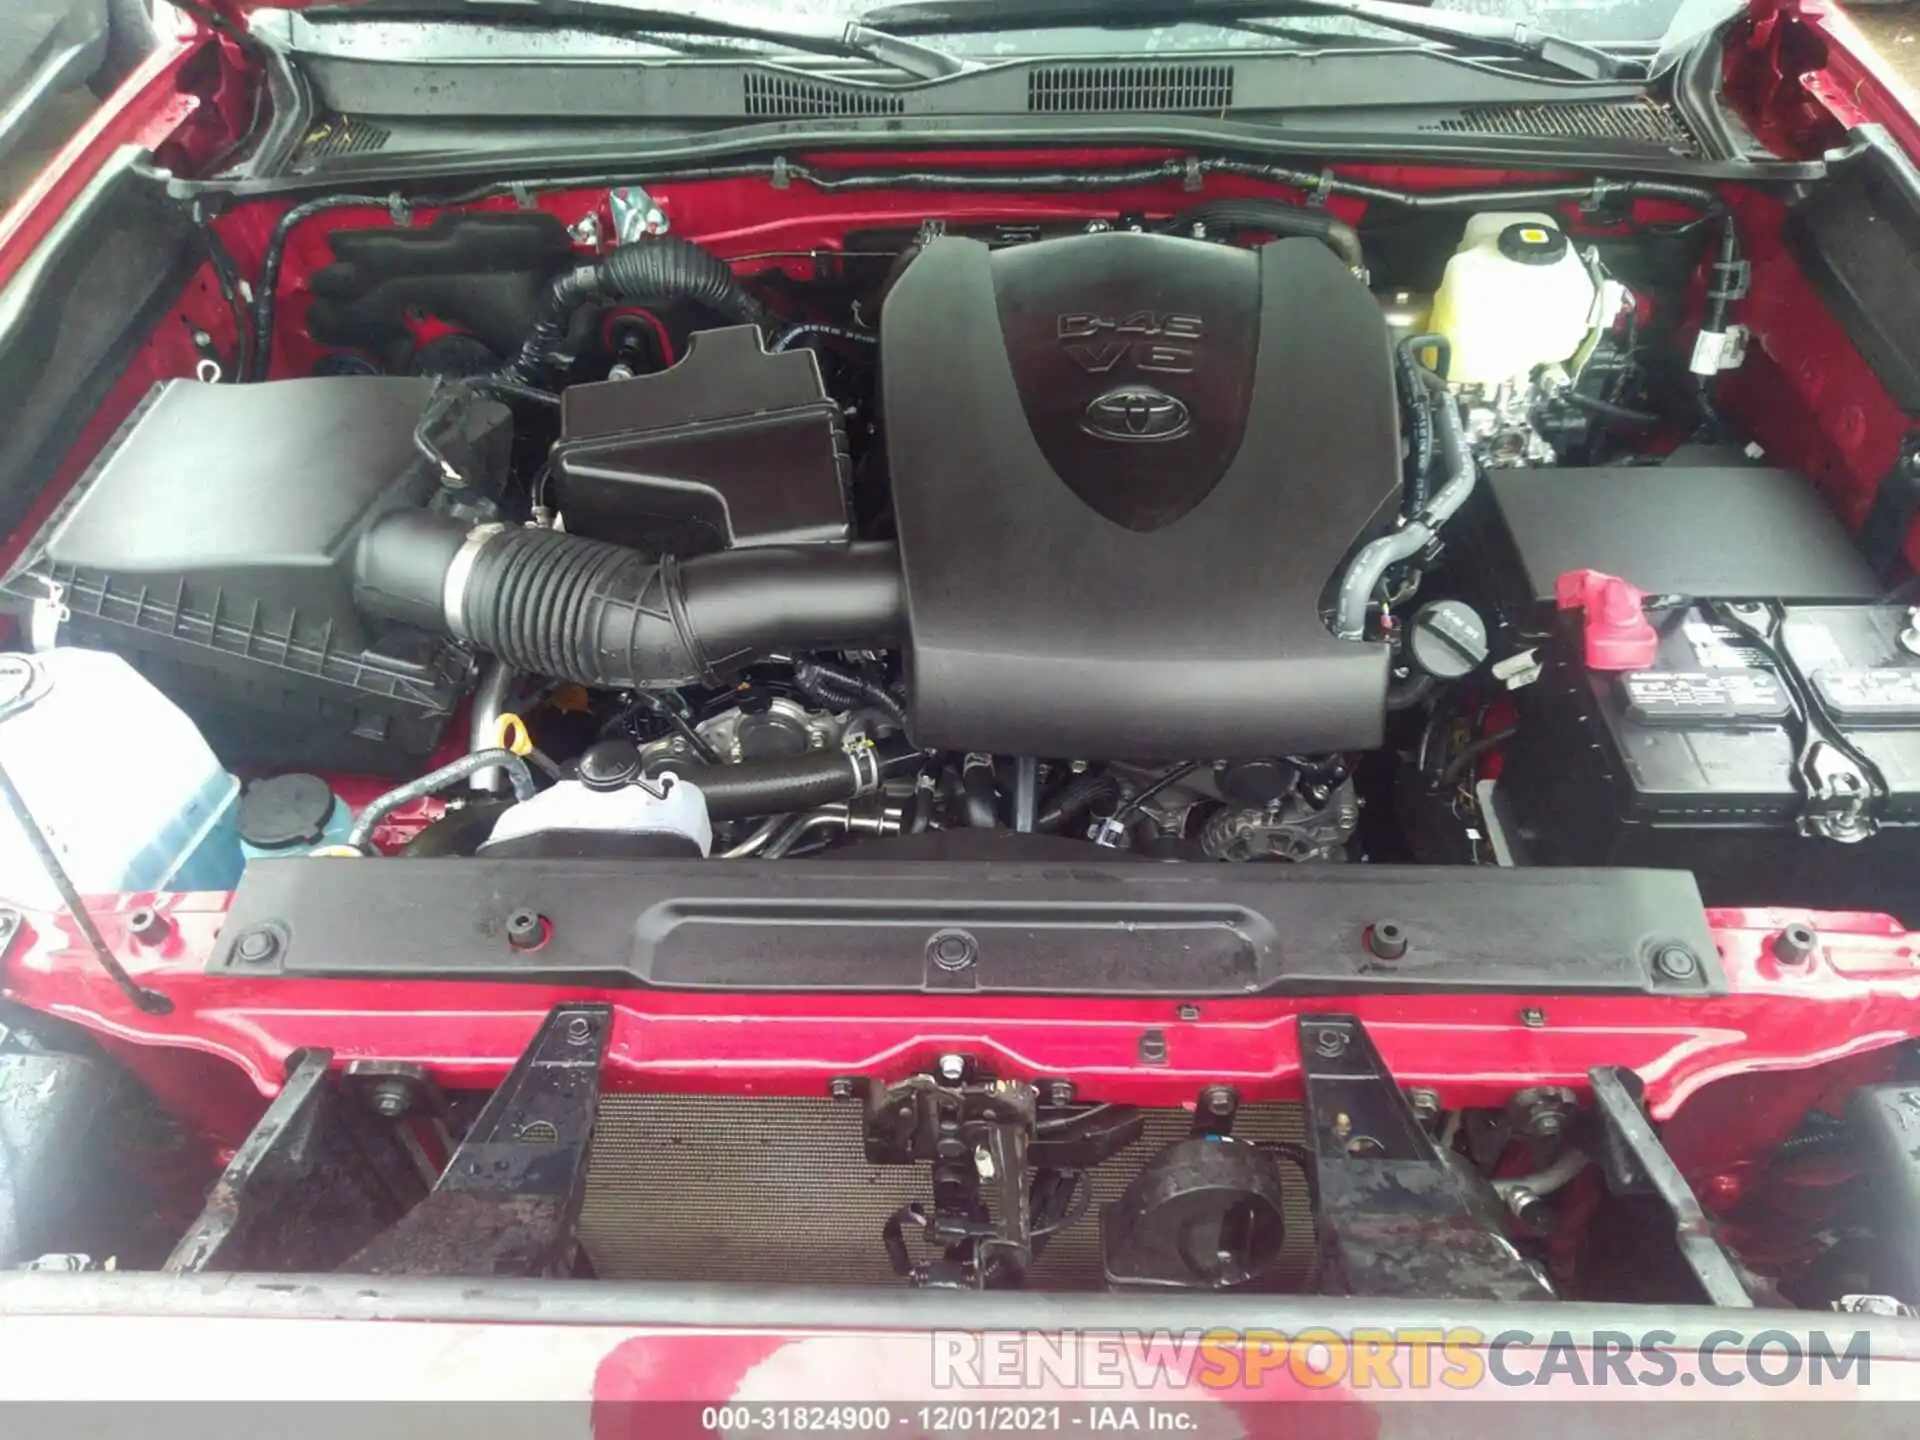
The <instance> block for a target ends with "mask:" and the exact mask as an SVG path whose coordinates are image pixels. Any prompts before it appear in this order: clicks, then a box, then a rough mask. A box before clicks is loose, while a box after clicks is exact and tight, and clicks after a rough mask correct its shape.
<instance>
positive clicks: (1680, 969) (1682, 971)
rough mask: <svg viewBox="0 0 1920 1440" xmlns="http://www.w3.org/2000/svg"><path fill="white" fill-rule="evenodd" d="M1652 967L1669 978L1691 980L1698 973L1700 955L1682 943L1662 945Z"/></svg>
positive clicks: (1696, 976) (1697, 975)
mask: <svg viewBox="0 0 1920 1440" xmlns="http://www.w3.org/2000/svg"><path fill="white" fill-rule="evenodd" d="M1653 968H1654V969H1656V970H1658V971H1659V972H1660V973H1661V974H1662V975H1663V976H1665V977H1666V978H1667V979H1669V980H1693V979H1696V978H1698V977H1699V974H1700V957H1699V956H1697V955H1695V954H1694V953H1693V951H1691V950H1689V949H1688V948H1687V947H1686V946H1684V945H1662V946H1661V947H1660V949H1659V951H1658V952H1657V953H1656V954H1655V955H1654V957H1653Z"/></svg>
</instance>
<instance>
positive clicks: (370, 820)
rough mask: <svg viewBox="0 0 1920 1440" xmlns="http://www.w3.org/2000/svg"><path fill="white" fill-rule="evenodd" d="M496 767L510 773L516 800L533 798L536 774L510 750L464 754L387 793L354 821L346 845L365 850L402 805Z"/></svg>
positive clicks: (509, 778) (477, 751) (508, 777)
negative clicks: (381, 824)
mask: <svg viewBox="0 0 1920 1440" xmlns="http://www.w3.org/2000/svg"><path fill="white" fill-rule="evenodd" d="M494 765H497V766H499V767H500V768H501V769H502V770H504V771H506V772H507V779H508V780H510V781H511V782H512V783H513V798H514V799H516V800H531V799H532V798H533V795H534V789H533V772H532V771H531V770H529V769H528V768H527V762H526V761H525V760H522V759H521V758H520V757H519V756H518V755H516V754H514V753H513V752H512V751H511V750H476V751H474V752H473V753H472V754H471V755H462V756H461V757H460V758H459V759H458V760H454V761H450V762H449V763H447V764H445V765H442V766H441V767H440V768H439V769H438V770H430V771H428V772H427V773H426V774H425V775H422V776H421V777H420V778H419V779H418V780H409V781H408V782H407V783H406V784H404V785H399V786H396V787H395V788H393V789H392V790H389V791H387V793H386V794H384V795H382V796H381V797H380V798H379V799H377V800H375V801H374V802H373V803H372V804H370V805H369V806H367V808H366V809H364V810H362V811H361V812H360V814H359V816H358V817H357V818H356V819H355V820H354V822H353V828H352V829H351V830H349V831H348V832H347V844H348V845H350V846H352V847H353V848H354V849H356V850H365V849H366V848H367V846H368V845H369V844H370V843H371V842H372V840H373V832H374V830H375V829H377V828H378V827H379V824H380V822H381V821H382V820H384V819H386V818H387V816H389V815H391V814H392V813H393V812H394V811H396V810H398V809H399V808H400V807H401V806H402V805H410V804H412V803H413V802H414V801H415V800H424V799H426V798H427V796H429V795H433V794H436V793H437V792H439V791H441V790H444V789H446V788H447V786H449V785H452V784H455V783H456V782H458V781H461V780H465V779H467V778H469V777H470V776H472V775H473V773H474V772H475V771H477V770H485V769H487V768H488V767H490V766H494Z"/></svg>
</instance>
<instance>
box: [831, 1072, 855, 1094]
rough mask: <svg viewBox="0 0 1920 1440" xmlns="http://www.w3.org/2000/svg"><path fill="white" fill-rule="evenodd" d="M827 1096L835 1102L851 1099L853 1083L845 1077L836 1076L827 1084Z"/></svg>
mask: <svg viewBox="0 0 1920 1440" xmlns="http://www.w3.org/2000/svg"><path fill="white" fill-rule="evenodd" d="M827 1094H829V1095H831V1096H832V1097H833V1098H834V1099H836V1100H851V1099H853V1081H852V1080H851V1079H849V1078H848V1077H847V1076H845V1075H836V1076H834V1077H833V1079H831V1080H829V1081H828V1082H827Z"/></svg>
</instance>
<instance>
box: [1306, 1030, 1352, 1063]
mask: <svg viewBox="0 0 1920 1440" xmlns="http://www.w3.org/2000/svg"><path fill="white" fill-rule="evenodd" d="M1313 1048H1314V1050H1315V1052H1317V1053H1318V1054H1321V1055H1324V1056H1325V1057H1326V1058H1327V1059H1329V1060H1331V1059H1333V1058H1334V1057H1335V1056H1336V1055H1344V1054H1346V1053H1347V1032H1346V1031H1344V1030H1335V1029H1332V1028H1331V1027H1329V1028H1328V1029H1325V1030H1322V1031H1321V1032H1320V1033H1319V1034H1318V1035H1316V1036H1314V1037H1313Z"/></svg>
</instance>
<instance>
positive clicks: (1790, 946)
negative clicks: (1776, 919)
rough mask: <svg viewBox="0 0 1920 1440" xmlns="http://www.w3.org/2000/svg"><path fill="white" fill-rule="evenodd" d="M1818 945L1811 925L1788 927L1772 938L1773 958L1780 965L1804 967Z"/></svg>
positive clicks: (1818, 938)
mask: <svg viewBox="0 0 1920 1440" xmlns="http://www.w3.org/2000/svg"><path fill="white" fill-rule="evenodd" d="M1819 944H1820V937H1819V936H1818V935H1817V934H1816V933H1814V928H1813V927H1812V926H1811V925H1789V926H1787V928H1786V929H1784V930H1782V931H1781V932H1780V933H1779V934H1778V935H1776V936H1774V937H1773V958H1774V959H1776V960H1778V961H1779V962H1780V963H1781V964H1782V965H1805V964H1806V963H1807V962H1808V961H1809V960H1811V959H1813V952H1814V951H1815V950H1816V949H1817V948H1819Z"/></svg>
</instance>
